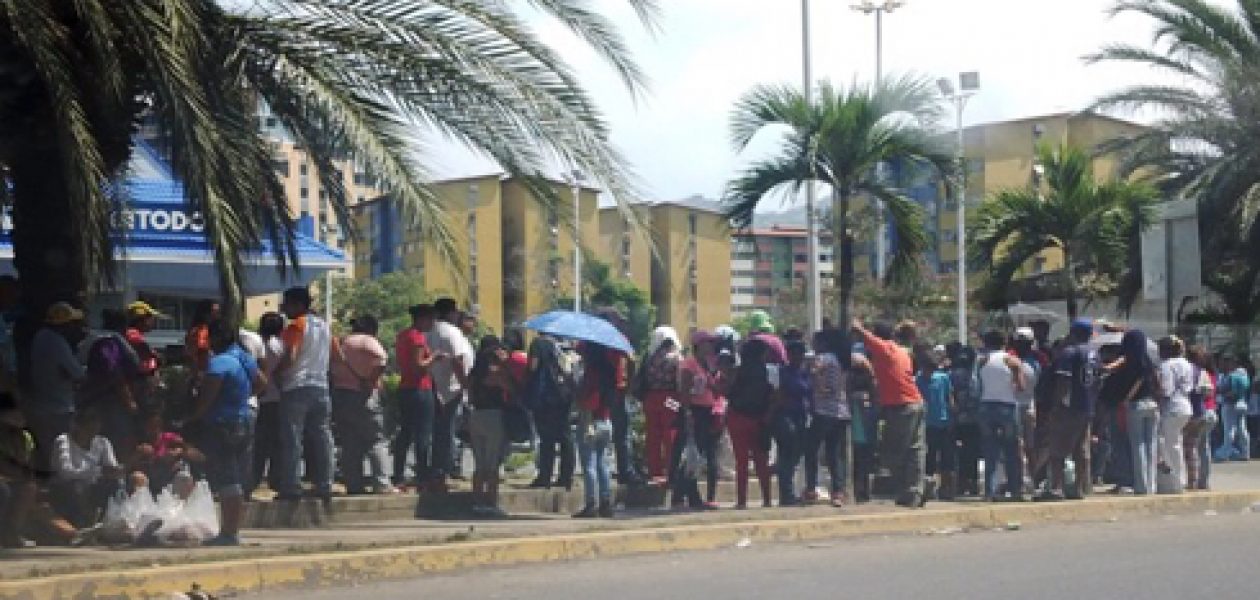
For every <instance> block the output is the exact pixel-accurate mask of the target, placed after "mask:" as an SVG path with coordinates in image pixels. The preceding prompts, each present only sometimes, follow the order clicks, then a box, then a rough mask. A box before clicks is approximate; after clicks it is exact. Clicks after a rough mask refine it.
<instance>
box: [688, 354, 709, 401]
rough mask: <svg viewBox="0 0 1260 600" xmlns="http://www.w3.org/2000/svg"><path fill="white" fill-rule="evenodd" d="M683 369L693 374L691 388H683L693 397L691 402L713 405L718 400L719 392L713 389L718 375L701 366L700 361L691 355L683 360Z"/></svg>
mask: <svg viewBox="0 0 1260 600" xmlns="http://www.w3.org/2000/svg"><path fill="white" fill-rule="evenodd" d="M682 370H683V372H684V373H686V374H689V375H690V376H691V389H689V390H683V391H684V392H686V393H687V395H688V397H689V398H690V399H691V404H693V405H695V406H709V407H712V406H713V404H714V402H715V401H716V400H717V394H715V393H714V391H713V390H714V388H716V387H717V376H716V375H712V374H710V373H709V370H708V369H705V368H704V367H702V366H700V362H699V361H697V360H696V359H695V357H691V356H689V357H687V359H686V360H684V361H683V363H682ZM683 385H686V384H685V383H684V384H683Z"/></svg>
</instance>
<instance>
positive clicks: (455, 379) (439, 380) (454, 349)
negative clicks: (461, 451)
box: [425, 298, 476, 492]
mask: <svg viewBox="0 0 1260 600" xmlns="http://www.w3.org/2000/svg"><path fill="white" fill-rule="evenodd" d="M433 310H434V312H436V313H437V320H436V321H434V323H433V328H432V329H431V330H430V331H429V332H428V333H427V334H426V336H425V338H426V339H427V340H428V342H429V347H430V348H432V349H433V354H434V360H433V364H431V365H430V366H429V372H430V373H431V374H432V375H433V392H434V395H435V396H436V398H437V404H436V406H435V407H434V414H435V416H436V418H435V423H434V428H433V455H432V461H433V480H432V482H431V483H430V488H431V489H432V490H433V491H436V492H444V491H446V489H447V485H446V479H447V478H448V477H450V478H454V477H453V476H455V475H457V474H458V473H456V465H457V457H456V452H457V448H458V439H457V438H456V435H455V434H456V431H455V428H456V426H457V422H456V421H457V419H458V418H459V413H460V411H461V410H463V409H464V402H465V395H466V394H465V392H466V391H467V390H468V373H469V371H471V370H472V366H473V361H474V360H476V356H475V353H474V351H473V347H472V343H470V342H469V341H468V338H466V337H464V332H462V331H460V329H459V326H458V322H459V318H460V315H461V314H462V313H460V311H459V305H458V304H457V303H456V302H455V300H453V299H451V298H441V299H439V300H438V301H437V302H434V303H433Z"/></svg>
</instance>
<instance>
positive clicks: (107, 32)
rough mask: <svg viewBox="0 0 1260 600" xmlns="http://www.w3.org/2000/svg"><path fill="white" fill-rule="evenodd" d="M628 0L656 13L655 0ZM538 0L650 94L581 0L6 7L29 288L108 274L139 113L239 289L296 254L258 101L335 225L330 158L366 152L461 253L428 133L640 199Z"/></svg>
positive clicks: (43, 3)
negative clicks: (257, 264) (250, 263)
mask: <svg viewBox="0 0 1260 600" xmlns="http://www.w3.org/2000/svg"><path fill="white" fill-rule="evenodd" d="M625 2H626V3H627V4H628V5H630V6H632V7H633V8H634V9H635V10H636V11H637V13H638V15H639V17H640V18H641V19H642V21H643V22H644V23H646V24H648V25H649V26H650V25H651V24H652V23H653V22H654V17H655V14H656V3H655V2H654V0H625ZM527 6H528V10H529V11H531V12H537V13H541V14H542V15H544V16H546V17H550V18H552V19H554V20H555V21H557V22H559V23H560V24H562V25H563V26H564V27H565V28H567V29H568V30H569V31H570V32H572V33H574V34H576V35H577V37H578V38H580V39H581V40H583V41H584V42H585V43H586V45H587V46H589V47H590V48H591V49H593V50H594V51H595V53H596V54H597V55H598V56H600V57H601V58H602V59H603V60H604V61H605V62H606V63H607V64H608V65H610V66H611V67H612V69H613V70H615V71H616V72H617V74H618V75H619V77H620V79H621V81H622V82H623V83H624V84H625V85H626V86H627V88H628V90H629V92H630V93H632V94H638V93H639V92H641V91H642V90H643V86H644V80H645V77H644V75H643V73H642V71H641V70H640V68H639V67H638V66H637V64H636V63H635V62H634V61H633V60H632V59H631V57H630V53H629V52H628V50H627V48H626V46H625V43H624V41H623V40H622V38H621V36H620V34H619V33H618V28H617V27H616V26H615V25H614V23H612V22H611V20H610V19H609V18H607V17H605V16H603V15H601V14H600V13H599V12H596V11H594V10H592V9H590V8H589V7H588V6H587V5H586V3H584V2H572V1H568V0H532V1H530V2H523V3H516V2H512V3H508V2H502V1H501V0H425V1H421V0H265V1H259V2H236V1H229V0H217V1H216V0H126V1H104V0H76V1H74V2H70V1H49V0H5V1H4V2H0V30H3V31H4V32H5V34H4V35H3V36H0V72H3V73H4V74H5V76H4V77H3V78H0V123H4V124H5V125H4V128H3V129H2V130H0V167H3V169H4V171H5V173H6V175H7V177H8V179H9V180H10V182H11V184H12V185H11V187H10V186H7V185H6V186H0V191H3V192H4V193H7V192H9V191H10V190H11V192H12V197H11V198H8V199H7V200H8V202H6V203H7V204H11V205H12V206H13V207H14V219H15V253H16V255H17V257H16V262H17V267H18V270H19V271H21V275H22V277H23V280H24V281H28V282H32V284H33V285H32V286H31V289H30V292H31V296H32V297H39V298H41V299H42V300H44V301H48V300H52V299H55V298H52V297H50V296H57V295H60V296H78V295H80V294H81V293H82V292H83V291H84V288H85V287H86V286H87V284H88V283H90V282H95V281H97V280H98V279H100V278H101V276H102V275H108V274H109V273H111V272H112V271H113V266H114V261H115V257H116V254H115V252H114V249H113V247H112V246H113V243H114V241H115V239H116V236H115V235H114V234H116V233H117V232H115V231H113V229H112V224H111V219H110V213H111V211H112V210H113V209H115V208H116V207H117V204H118V202H120V201H122V200H123V199H121V198H119V197H118V196H119V195H120V193H121V192H123V191H124V190H123V188H122V187H121V186H118V185H107V183H108V182H110V181H113V180H117V179H119V178H120V177H122V176H123V175H124V173H123V170H124V167H125V165H126V163H127V160H128V157H129V156H130V155H131V152H132V142H131V134H132V133H133V129H134V127H135V125H136V124H137V122H138V120H139V119H140V118H141V116H146V117H148V118H150V119H152V121H153V122H154V123H155V124H156V125H157V126H158V128H160V129H161V131H162V133H163V137H164V138H165V140H166V141H167V144H168V145H169V151H170V152H169V153H170V158H171V161H172V167H173V171H174V174H175V175H176V176H177V177H178V178H179V179H180V180H181V181H182V183H183V185H184V188H185V193H186V196H187V201H188V204H189V205H190V208H191V209H193V210H196V211H198V212H200V213H201V214H202V216H203V218H204V223H205V235H206V237H207V239H208V242H209V245H210V247H211V249H212V251H213V254H214V257H215V259H216V264H217V265H218V269H219V275H218V278H219V283H220V286H221V288H222V289H223V292H224V294H225V295H226V296H228V298H229V299H230V300H233V301H239V299H240V289H241V279H242V277H243V276H244V266H245V263H246V261H247V259H248V257H249V254H250V252H249V251H251V250H256V249H258V248H260V245H261V244H262V242H264V241H269V242H270V246H269V247H270V251H271V252H272V253H273V254H274V255H275V257H276V258H277V259H278V260H280V261H281V264H282V265H285V264H287V265H289V266H292V265H294V263H295V262H296V259H297V256H296V249H295V246H294V244H293V242H292V239H293V238H292V233H293V229H294V225H293V219H292V215H291V214H290V213H289V208H288V206H287V203H286V202H284V201H283V198H284V190H283V187H282V182H281V181H280V179H279V177H278V175H277V174H276V172H275V171H274V169H273V165H272V161H273V156H272V149H271V146H270V144H269V142H268V141H267V140H266V139H265V138H264V137H263V135H262V134H261V132H260V131H259V128H258V126H257V124H258V114H259V111H258V109H259V103H260V102H261V103H265V104H266V105H267V107H269V109H270V111H271V114H272V115H274V116H275V117H276V118H277V119H278V120H279V122H280V124H281V125H283V126H284V128H285V129H286V130H287V131H288V133H289V134H291V135H292V137H293V139H294V141H295V142H296V143H297V144H298V145H300V146H301V147H302V148H303V149H304V150H305V151H306V152H307V153H308V154H309V156H310V158H311V160H312V162H313V164H314V166H315V167H316V170H317V173H318V176H319V181H320V184H321V187H322V188H323V189H325V190H327V191H328V193H329V201H330V203H331V206H332V207H333V209H334V211H335V212H337V214H338V215H339V216H340V218H341V219H342V221H343V222H345V221H346V220H347V217H348V215H347V207H348V203H347V197H346V190H345V189H344V187H345V186H344V183H343V181H344V179H343V176H342V174H341V173H339V172H338V169H337V168H336V164H337V161H339V160H341V159H345V158H353V159H354V160H355V161H356V164H358V165H360V166H361V167H362V168H364V170H365V171H366V172H367V173H368V175H369V177H370V178H371V179H372V180H373V181H375V182H377V183H378V184H379V186H380V187H381V189H382V190H383V191H384V192H385V193H386V194H389V195H390V196H391V197H393V198H395V199H396V200H398V201H399V202H400V204H401V205H402V206H403V208H404V210H405V212H406V214H407V216H408V217H409V219H410V221H411V225H412V226H413V227H415V228H417V229H419V230H420V232H421V234H422V235H423V236H424V237H425V238H426V239H428V240H433V242H434V244H435V246H436V247H438V248H439V249H440V250H442V251H443V252H444V254H445V257H446V258H447V259H448V261H451V262H452V263H454V264H456V265H457V263H458V261H457V260H456V254H455V252H454V250H453V249H454V245H453V243H452V239H453V238H452V234H451V229H450V224H449V223H448V222H447V220H446V214H445V212H444V210H443V208H442V205H441V203H440V202H439V200H438V199H437V198H436V196H435V195H434V194H433V193H432V191H431V190H430V189H429V188H428V187H426V185H425V180H426V171H425V164H426V162H425V158H424V156H423V154H422V151H423V150H424V147H425V144H426V142H431V141H435V140H444V139H451V140H455V141H457V142H459V143H462V144H464V145H466V146H468V147H470V148H472V149H475V150H476V151H478V152H479V153H480V154H482V155H484V156H486V157H488V158H490V159H493V160H494V161H495V162H497V163H498V164H499V165H500V166H501V167H502V168H503V169H504V170H506V171H508V172H509V173H511V174H513V175H517V176H521V177H522V178H524V179H525V180H526V181H530V182H533V184H532V185H533V187H536V188H537V189H536V190H535V192H537V194H536V195H537V196H538V197H540V198H542V199H543V200H544V201H548V200H547V199H550V198H552V196H553V194H552V193H551V192H550V188H549V187H548V186H546V185H542V184H541V182H540V180H539V179H538V177H539V176H540V175H541V174H543V173H544V172H545V171H546V170H547V168H548V167H549V166H550V165H554V164H557V163H560V164H565V165H572V166H574V167H577V168H580V169H582V170H583V171H584V172H586V173H587V174H588V175H589V176H590V177H592V178H593V180H595V181H598V182H599V183H601V184H602V185H603V186H604V187H605V188H606V189H608V190H610V191H611V192H612V193H613V194H614V196H616V197H617V198H618V199H619V200H622V201H624V200H627V199H628V197H629V195H630V193H631V192H632V191H633V190H632V187H633V186H632V182H631V177H630V176H629V174H628V172H627V170H626V169H627V167H626V166H625V164H626V163H625V161H624V160H623V159H622V157H621V156H620V155H619V154H618V153H617V152H616V150H614V149H613V147H612V145H611V144H610V143H609V140H608V125H607V122H606V121H605V119H604V116H603V115H602V114H601V112H600V111H599V110H598V108H597V107H596V106H595V105H594V103H593V102H592V100H591V98H590V97H589V94H588V93H587V90H586V89H585V88H584V87H583V86H582V85H581V83H580V82H579V81H578V80H577V77H576V76H575V74H574V72H573V70H572V68H571V67H570V66H569V64H568V63H567V62H566V57H563V56H561V55H560V53H559V52H557V51H556V50H555V49H554V48H553V47H551V46H550V45H549V44H548V40H545V39H544V38H543V36H542V35H541V32H540V31H538V30H535V29H534V28H533V27H531V25H530V24H529V23H528V22H527V21H526V19H525V18H524V13H525V11H526V10H527ZM625 212H626V215H627V217H628V218H630V219H631V220H632V222H633V223H635V224H639V221H638V218H637V217H636V216H635V215H634V214H633V213H632V212H631V211H629V210H626V211H625ZM43 284H47V285H43ZM46 288H53V289H46ZM232 304H233V305H235V304H237V302H232Z"/></svg>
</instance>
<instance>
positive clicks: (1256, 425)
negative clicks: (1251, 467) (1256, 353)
mask: <svg viewBox="0 0 1260 600" xmlns="http://www.w3.org/2000/svg"><path fill="white" fill-rule="evenodd" d="M1248 363H1249V364H1250V361H1248ZM1250 376H1251V393H1250V394H1248V400H1247V431H1248V432H1249V437H1250V438H1251V453H1250V457H1251V458H1260V376H1257V373H1256V370H1255V368H1254V367H1252V368H1251V370H1250Z"/></svg>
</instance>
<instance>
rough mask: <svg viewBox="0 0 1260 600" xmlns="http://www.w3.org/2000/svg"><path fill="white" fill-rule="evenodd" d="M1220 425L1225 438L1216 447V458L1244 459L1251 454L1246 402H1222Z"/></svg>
mask: <svg viewBox="0 0 1260 600" xmlns="http://www.w3.org/2000/svg"><path fill="white" fill-rule="evenodd" d="M1221 426H1222V427H1224V428H1225V438H1224V439H1223V440H1222V441H1221V447H1220V448H1217V449H1216V460H1244V459H1247V458H1248V457H1250V456H1251V454H1250V453H1251V434H1249V433H1248V432H1247V403H1246V402H1222V403H1221Z"/></svg>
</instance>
